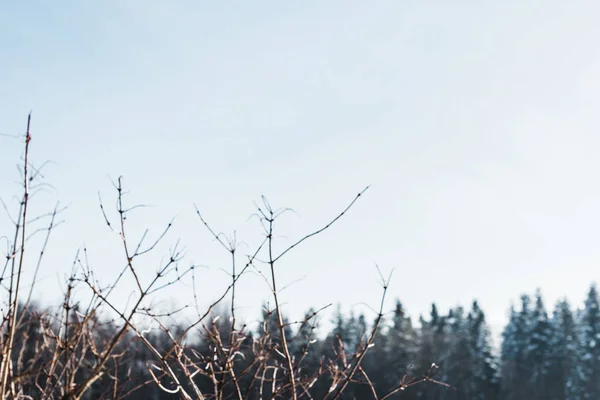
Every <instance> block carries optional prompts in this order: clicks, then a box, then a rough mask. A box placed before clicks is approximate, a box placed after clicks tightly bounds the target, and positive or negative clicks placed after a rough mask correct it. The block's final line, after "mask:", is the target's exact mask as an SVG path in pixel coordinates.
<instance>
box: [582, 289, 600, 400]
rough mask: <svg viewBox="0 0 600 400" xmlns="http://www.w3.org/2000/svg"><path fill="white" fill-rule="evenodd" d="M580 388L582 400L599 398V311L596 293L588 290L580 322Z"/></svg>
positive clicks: (593, 290) (594, 290) (595, 290)
mask: <svg viewBox="0 0 600 400" xmlns="http://www.w3.org/2000/svg"><path fill="white" fill-rule="evenodd" d="M580 340H581V351H582V354H581V357H582V358H581V363H580V364H581V377H582V382H581V387H582V389H583V392H584V394H583V395H584V397H583V398H584V399H599V398H600V309H599V304H598V291H597V289H596V286H595V285H592V287H591V288H590V290H589V292H588V295H587V298H586V300H585V303H584V309H583V311H582V313H581V320H580Z"/></svg>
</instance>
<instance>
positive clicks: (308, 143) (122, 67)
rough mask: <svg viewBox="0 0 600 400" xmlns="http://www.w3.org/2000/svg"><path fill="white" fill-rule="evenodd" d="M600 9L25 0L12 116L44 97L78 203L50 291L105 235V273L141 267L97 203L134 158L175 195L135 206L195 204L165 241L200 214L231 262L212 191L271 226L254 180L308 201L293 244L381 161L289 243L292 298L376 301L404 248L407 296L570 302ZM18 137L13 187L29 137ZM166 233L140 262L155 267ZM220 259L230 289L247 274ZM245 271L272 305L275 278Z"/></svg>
mask: <svg viewBox="0 0 600 400" xmlns="http://www.w3.org/2000/svg"><path fill="white" fill-rule="evenodd" d="M599 12H600V3H598V2H596V1H571V2H564V1H556V0H551V1H550V0H545V1H528V2H523V1H516V0H514V1H477V2H475V1H460V2H459V1H455V2H452V1H422V0H420V1H369V2H366V1H318V2H317V1H303V2H274V1H273V2H266V1H253V2H247V1H246V2H198V1H169V2H165V1H150V0H148V1H103V2H82V1H63V2H44V1H28V2H10V3H8V2H4V3H3V4H2V5H0V27H1V28H0V31H1V32H2V34H1V35H0V57H1V61H0V132H2V133H7V134H14V133H19V132H22V131H23V128H24V125H25V121H26V115H27V112H28V111H29V110H33V113H34V114H33V136H34V141H33V142H32V146H33V148H32V151H33V157H34V160H36V161H37V162H38V163H41V162H42V161H44V160H46V159H48V160H52V161H53V162H55V164H54V165H51V166H49V167H48V169H47V170H46V173H47V179H48V181H49V182H50V183H52V185H53V186H54V187H55V190H54V191H53V192H52V193H50V194H44V195H42V196H39V197H38V199H37V200H38V202H39V203H38V205H37V206H36V207H38V208H37V210H42V209H44V207H50V206H51V205H52V204H53V203H52V202H53V201H54V200H55V199H61V200H62V201H63V202H64V203H68V204H69V205H70V208H69V210H68V211H67V212H66V213H65V214H64V218H65V219H66V220H67V223H66V224H65V225H63V226H62V227H61V228H60V230H59V231H57V232H56V236H54V240H53V241H52V246H51V251H50V252H49V253H48V259H47V262H46V264H45V267H44V270H43V271H42V273H41V284H40V289H41V290H43V291H40V292H39V293H40V297H45V296H48V293H52V294H51V295H49V297H54V296H56V294H57V291H58V287H59V282H60V281H61V280H62V277H63V275H64V274H65V273H66V272H67V271H68V270H69V268H70V263H71V260H72V258H73V256H74V254H75V251H76V249H77V248H78V247H79V246H81V245H82V243H83V242H85V243H86V244H87V246H88V249H89V251H90V257H91V261H92V265H93V266H94V267H95V268H96V270H97V271H98V274H99V275H100V276H101V277H106V279H109V278H110V277H112V276H113V275H114V274H115V272H116V271H118V270H119V269H120V268H121V262H122V255H121V247H120V244H119V239H118V238H116V237H114V236H112V235H111V234H110V232H109V231H108V230H107V228H106V227H105V226H104V225H103V220H102V217H101V214H100V212H99V209H98V206H97V191H98V190H100V191H101V192H102V194H103V196H104V197H105V198H107V199H109V198H110V196H113V193H112V191H111V184H110V179H109V177H113V178H115V177H117V176H118V175H120V174H121V175H124V176H125V183H126V185H127V186H128V187H129V188H130V189H131V190H132V195H131V201H132V202H140V203H146V204H152V205H153V206H154V207H153V208H151V209H146V210H142V211H140V212H139V213H137V214H136V215H134V216H132V218H131V221H130V223H131V229H132V230H136V231H137V232H141V230H142V229H143V228H144V227H150V228H151V229H152V230H153V231H154V232H158V231H160V229H162V226H163V225H164V223H167V222H168V221H169V220H170V218H171V217H173V216H176V217H177V219H176V225H175V229H174V234H173V236H171V237H169V238H168V241H167V242H166V245H169V244H172V243H174V242H175V240H176V239H177V238H181V242H182V244H183V245H185V246H186V248H187V258H186V260H187V261H188V262H195V263H201V264H208V265H210V266H212V267H217V266H227V265H228V264H227V262H228V255H227V254H226V253H225V252H223V251H222V249H220V248H219V246H218V245H216V244H215V243H214V242H211V239H210V236H209V235H208V234H207V233H206V232H205V230H204V229H203V227H202V226H201V224H200V222H199V220H198V219H197V217H196V216H195V214H194V209H193V204H194V203H196V204H197V205H198V206H199V207H200V208H201V209H202V211H203V213H204V215H205V216H206V218H207V219H208V220H209V221H210V222H211V223H212V224H213V225H214V227H215V229H217V230H220V231H225V232H231V231H233V230H234V229H237V230H238V237H240V238H241V239H243V240H245V241H247V242H248V243H249V244H250V245H251V244H253V243H256V242H257V241H259V240H260V233H261V231H260V227H259V226H258V224H257V223H256V221H255V220H249V221H248V220H247V219H248V217H249V216H250V215H251V214H252V212H253V201H254V200H259V199H260V195H262V194H264V195H266V196H267V197H268V198H269V199H270V201H271V202H272V203H273V204H275V205H277V206H286V207H293V208H294V209H295V210H296V211H297V213H298V215H294V214H288V215H287V216H286V217H284V219H282V221H281V225H280V226H281V227H280V228H279V229H280V230H279V234H280V235H285V236H286V238H282V239H280V242H281V244H280V245H281V246H283V245H285V244H286V243H289V242H291V241H293V240H294V239H296V238H298V237H300V236H301V235H302V234H303V233H306V232H309V231H310V230H312V229H314V228H317V227H319V226H321V225H322V224H323V223H324V222H326V221H327V220H328V219H329V218H331V217H332V216H334V215H335V214H336V213H337V212H338V211H339V210H341V209H342V208H343V207H344V206H345V205H346V204H347V203H348V202H349V201H350V200H351V199H352V197H353V196H354V195H355V194H356V193H357V192H358V191H359V190H361V189H362V188H363V187H364V186H366V185H367V184H372V188H371V189H370V190H369V192H368V194H367V195H366V196H365V197H364V199H362V200H361V201H360V202H359V203H358V204H357V205H356V207H355V208H354V209H353V210H352V211H351V212H350V213H349V214H348V215H347V217H345V218H344V219H343V220H342V221H340V222H339V223H338V224H337V225H335V226H334V227H333V228H332V229H330V230H329V231H327V232H326V233H324V234H323V235H322V236H321V237H319V238H316V239H315V240H313V241H312V242H310V243H308V244H307V245H306V246H304V247H302V248H300V249H298V250H297V251H295V252H294V253H293V254H291V255H290V257H289V258H288V259H286V260H285V261H284V262H283V263H282V264H281V265H280V268H279V270H278V273H279V277H280V278H279V279H280V282H281V284H282V285H283V284H285V283H289V282H292V281H294V280H296V279H298V278H302V277H304V279H303V280H302V281H300V282H298V283H295V284H294V285H292V286H291V287H290V288H289V289H286V290H285V291H284V292H283V293H282V296H283V299H284V301H285V302H287V303H288V305H287V310H288V312H289V313H290V314H291V315H292V317H298V316H299V314H300V313H301V312H302V311H304V310H305V309H306V308H308V307H309V306H311V305H312V306H315V307H319V306H322V305H325V304H327V303H329V302H342V303H344V304H352V303H358V302H367V303H369V304H372V305H373V306H375V305H377V304H378V298H379V295H380V289H379V286H378V284H377V275H376V272H375V269H374V267H373V263H374V262H376V263H377V264H379V265H380V266H381V268H382V269H383V270H384V271H390V270H391V269H392V268H395V275H394V280H393V281H392V286H391V288H390V296H391V297H390V302H389V303H388V304H389V306H390V307H391V306H392V298H393V297H396V296H397V297H399V298H400V299H401V300H402V301H403V302H404V303H405V304H406V306H407V308H408V310H409V312H410V313H411V314H412V315H413V316H415V317H417V316H418V314H419V313H420V312H427V311H428V309H429V305H430V303H431V301H434V300H435V301H436V302H438V304H439V305H440V306H441V307H443V308H446V307H450V306H453V305H456V304H457V303H461V304H464V305H465V306H467V305H468V304H469V302H470V301H471V300H472V299H474V298H477V299H479V300H480V302H481V304H482V306H483V307H484V308H485V310H486V312H487V313H488V319H489V320H490V322H491V324H492V325H493V326H494V327H495V328H496V329H498V328H499V327H501V325H502V324H503V323H504V321H505V317H506V310H507V308H508V306H509V303H510V301H511V300H516V299H517V298H518V296H519V295H520V294H521V293H522V292H533V291H534V290H535V288H536V287H541V288H542V291H543V293H544V295H545V297H546V300H547V302H548V304H549V305H551V304H552V303H553V302H554V301H555V300H556V299H557V298H559V297H561V296H567V297H569V299H571V300H572V301H573V302H574V303H575V304H579V303H580V302H581V300H582V299H583V296H584V294H585V291H586V290H587V288H588V285H589V284H590V283H591V282H592V281H595V280H598V277H599V275H600V183H599V178H598V171H600V159H599V158H598V157H597V153H598V151H599V149H600V136H599V135H598V132H597V131H598V126H599V122H600V117H599V116H598V115H600V114H599V113H598V110H600V96H599V95H600V52H599V51H598V45H597V40H598V38H599V37H600V26H598V24H597V16H598V15H599V14H598V13H599ZM0 148H1V149H2V151H1V153H0V154H1V155H0V168H1V170H2V171H5V172H4V173H2V174H1V175H0V185H1V186H0V187H1V189H2V196H3V198H9V197H10V196H9V195H10V193H14V192H15V191H16V189H17V187H16V186H13V185H12V182H13V181H14V179H15V178H16V177H17V173H16V172H14V173H12V175H11V173H10V172H12V171H15V170H14V168H13V166H14V164H15V163H16V162H17V160H18V155H19V154H20V148H19V147H18V146H17V143H16V141H14V140H11V139H8V138H5V137H2V138H0ZM107 201H108V200H107ZM0 223H1V224H2V225H1V226H0V229H1V230H2V231H3V233H5V232H4V231H5V229H7V225H6V218H5V217H4V216H2V217H0ZM161 250H164V249H161ZM162 254H164V252H163V253H162ZM160 255H161V254H156V256H155V257H154V258H152V257H149V258H147V259H146V261H147V264H146V265H143V266H140V268H142V270H143V271H145V272H144V273H147V274H148V275H147V276H148V277H149V276H151V275H152V274H153V271H154V270H155V268H156V265H157V263H158V261H159V259H160ZM202 274H203V275H202V277H201V280H200V282H199V286H200V287H199V289H200V290H201V292H202V294H203V295H205V298H209V297H210V298H212V297H213V296H214V295H215V294H216V293H217V289H219V288H222V287H224V285H225V284H226V277H225V276H224V275H223V274H222V273H220V272H218V271H216V269H214V268H213V269H211V270H203V271H202ZM241 285H242V286H241V289H240V299H239V300H240V304H239V305H240V306H242V307H246V308H245V310H247V312H250V313H255V312H256V310H257V307H258V305H259V304H260V302H261V301H262V300H264V299H266V296H267V288H266V287H265V286H264V283H263V282H262V280H261V279H260V278H258V277H247V278H246V279H244V280H243V281H242V283H241ZM128 295H129V292H128V291H122V292H120V294H119V296H120V298H122V299H126V298H127V296H128ZM169 295H176V297H177V301H176V302H177V303H178V304H186V303H189V302H190V301H191V299H190V298H189V292H186V290H185V288H183V289H182V288H179V290H178V291H177V292H170V293H169ZM165 298H166V297H165Z"/></svg>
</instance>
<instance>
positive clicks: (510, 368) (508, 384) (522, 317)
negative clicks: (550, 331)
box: [500, 295, 532, 400]
mask: <svg viewBox="0 0 600 400" xmlns="http://www.w3.org/2000/svg"><path fill="white" fill-rule="evenodd" d="M530 304H531V299H530V297H529V296H528V295H523V296H521V310H520V311H517V310H515V309H514V307H512V306H511V308H510V314H509V321H508V324H507V325H506V327H505V328H504V331H503V332H502V338H503V341H502V346H501V349H500V356H501V364H502V366H501V371H502V389H501V393H502V394H501V398H502V399H506V400H521V399H528V398H531V397H530V396H531V395H532V394H531V393H530V387H529V374H530V372H531V369H530V368H529V366H528V365H527V357H526V356H527V340H528V336H529V330H530V314H531V310H530Z"/></svg>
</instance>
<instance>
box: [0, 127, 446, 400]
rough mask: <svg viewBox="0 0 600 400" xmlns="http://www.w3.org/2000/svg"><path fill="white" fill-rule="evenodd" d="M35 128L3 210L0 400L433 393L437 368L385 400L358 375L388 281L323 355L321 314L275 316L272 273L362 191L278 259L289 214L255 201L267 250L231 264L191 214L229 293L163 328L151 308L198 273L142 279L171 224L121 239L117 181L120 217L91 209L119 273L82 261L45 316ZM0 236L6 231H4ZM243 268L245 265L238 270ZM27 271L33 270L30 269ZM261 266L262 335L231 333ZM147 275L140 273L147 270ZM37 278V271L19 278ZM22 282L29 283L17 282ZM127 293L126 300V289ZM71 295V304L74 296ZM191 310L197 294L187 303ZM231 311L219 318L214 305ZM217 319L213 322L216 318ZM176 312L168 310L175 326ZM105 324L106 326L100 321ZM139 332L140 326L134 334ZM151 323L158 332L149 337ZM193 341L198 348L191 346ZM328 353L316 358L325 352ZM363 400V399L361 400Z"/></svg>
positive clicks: (172, 261) (127, 210) (234, 253)
mask: <svg viewBox="0 0 600 400" xmlns="http://www.w3.org/2000/svg"><path fill="white" fill-rule="evenodd" d="M30 123H31V116H29V118H28V121H27V130H26V134H25V136H24V152H23V159H22V165H21V182H22V193H21V195H20V196H19V197H18V203H17V207H16V208H17V210H16V211H15V210H13V209H12V208H11V206H12V204H10V203H5V202H4V201H3V205H4V208H5V211H6V213H7V215H8V216H9V217H10V220H11V221H12V227H13V228H14V229H13V230H12V232H10V233H4V232H2V234H3V235H4V236H3V237H2V238H3V240H4V241H5V243H6V253H5V256H6V257H5V263H4V266H3V269H2V275H1V276H0V280H1V284H2V289H3V290H4V293H3V295H4V297H3V301H4V304H3V305H2V310H1V313H2V320H1V325H0V331H1V332H2V341H1V343H0V346H1V347H0V393H1V396H2V398H6V399H26V398H29V399H92V398H93V399H99V398H105V399H121V398H145V399H152V398H183V399H229V398H232V399H238V400H242V399H278V398H281V399H301V398H302V399H311V398H319V399H332V400H333V399H341V398H349V397H348V396H354V392H355V391H356V390H358V389H357V388H359V389H360V390H361V391H362V393H364V394H363V395H361V398H373V399H386V398H391V397H392V396H394V395H395V394H397V393H398V392H401V391H404V390H405V389H406V388H408V387H411V386H413V385H415V384H416V383H419V382H423V381H434V377H433V375H434V373H435V371H436V370H437V368H436V366H435V365H431V363H427V368H425V370H423V371H421V372H420V373H418V374H416V373H414V374H408V373H402V374H400V375H399V376H398V379H397V380H396V381H395V382H393V383H392V384H391V385H387V386H386V389H385V390H381V388H380V387H376V384H375V383H374V382H375V381H376V380H377V379H376V377H372V376H370V372H369V371H368V370H367V369H365V368H364V367H363V364H365V362H366V361H367V360H368V358H367V356H368V355H369V353H370V352H371V349H373V348H377V347H374V344H375V343H374V341H375V338H376V337H377V336H378V335H379V334H380V329H381V326H382V321H383V316H384V311H385V297H386V293H387V289H388V285H389V279H388V278H383V276H381V274H380V276H381V285H382V295H381V303H380V305H379V307H378V311H377V316H376V318H375V320H374V322H373V323H372V324H369V326H368V327H367V325H365V326H364V331H363V332H361V333H360V335H359V336H358V339H357V340H354V341H353V342H352V343H348V342H347V341H344V340H343V338H342V337H341V336H340V335H337V336H333V337H331V338H330V339H329V340H328V341H327V343H326V344H323V343H321V342H318V341H316V339H315V338H316V337H315V321H316V320H317V318H318V316H319V314H320V313H321V311H322V309H320V310H316V311H313V312H311V313H309V314H307V315H306V318H305V319H303V320H302V321H297V322H294V323H291V322H289V321H287V319H286V318H285V316H284V315H283V311H282V308H281V302H280V298H279V286H278V282H277V274H276V264H277V263H278V262H280V261H281V260H282V259H284V258H285V257H289V256H290V255H291V254H292V252H293V250H294V249H295V248H296V247H297V246H299V245H301V244H302V243H303V242H304V241H306V240H309V239H311V238H312V237H314V236H316V235H318V234H319V233H321V232H323V231H324V230H326V229H328V228H329V227H330V226H331V225H332V224H334V223H336V222H337V221H338V220H339V219H340V218H342V217H343V216H344V215H345V214H346V213H347V212H348V211H349V210H350V209H351V208H352V207H353V206H354V204H355V203H356V202H357V201H358V200H359V199H360V198H361V196H362V195H363V193H364V192H365V190H366V189H365V190H363V191H361V192H360V193H358V194H357V195H356V197H355V198H354V199H353V200H352V201H351V202H350V204H349V205H348V206H347V207H346V208H344V209H343V210H342V211H341V212H340V213H339V215H337V216H335V217H334V218H333V219H332V220H331V221H329V222H327V223H325V224H324V225H323V227H321V228H319V229H317V230H315V231H314V232H311V233H308V234H307V235H306V236H304V237H302V238H300V239H298V240H297V241H296V242H295V243H293V244H292V245H291V246H289V247H288V248H286V249H285V250H283V251H280V252H276V251H275V249H274V247H273V238H274V224H275V221H276V220H277V218H278V217H279V216H280V215H281V213H282V212H284V211H285V210H276V209H274V208H272V207H271V206H270V204H269V203H268V202H267V201H266V199H264V198H263V202H262V204H261V206H259V207H258V209H257V214H258V216H259V220H260V222H261V225H262V228H263V230H264V239H263V240H262V242H261V244H260V245H259V246H258V247H257V248H256V249H254V250H253V251H252V252H250V254H238V253H239V252H238V250H237V247H236V242H235V241H234V240H232V241H228V240H226V239H225V238H224V237H223V236H222V235H219V234H217V233H216V231H215V230H213V228H212V227H211V226H210V224H209V223H208V222H207V221H206V220H205V219H204V216H203V215H201V213H200V212H198V213H197V214H198V217H199V222H200V223H202V224H203V225H204V226H205V227H206V229H207V230H208V231H209V232H210V233H211V234H212V235H213V236H214V238H215V239H216V240H217V241H218V243H219V244H220V245H221V246H222V247H223V250H224V251H226V252H227V253H229V254H230V255H231V265H230V266H229V274H230V278H231V280H230V284H229V285H228V286H227V287H225V288H223V291H222V295H221V296H220V298H219V299H217V301H215V302H214V303H213V304H212V305H210V306H209V307H208V308H207V309H205V310H204V311H200V310H199V308H198V307H197V313H196V316H195V320H194V321H192V322H191V323H189V324H187V325H185V326H181V325H176V326H173V325H167V324H166V323H165V322H164V320H163V319H162V317H163V316H164V315H161V314H157V313H156V311H154V310H153V309H152V308H151V306H149V305H151V304H152V299H153V298H156V296H157V295H160V293H161V292H163V291H165V290H166V289H167V288H169V287H171V286H173V285H177V284H179V283H181V282H182V281H183V280H186V279H187V280H191V281H192V282H194V280H195V279H196V274H198V273H199V271H198V270H197V269H195V268H194V267H193V266H190V267H187V268H184V269H181V264H180V261H181V257H182V255H181V253H180V251H179V250H178V248H177V246H176V247H175V248H174V249H173V250H172V251H171V253H170V254H169V255H168V257H167V258H166V261H165V263H164V264H163V265H162V266H161V267H160V268H159V269H158V270H157V271H156V273H155V274H154V275H153V276H152V277H151V278H150V279H143V278H142V277H141V274H140V272H139V271H140V268H141V265H142V262H141V259H140V258H141V257H142V256H144V255H145V254H148V253H150V252H153V251H155V250H156V247H157V245H158V244H159V243H160V242H161V241H163V240H164V239H165V237H166V236H167V233H168V232H169V230H170V229H171V226H172V224H168V225H167V226H166V227H165V229H164V231H163V232H162V233H161V234H160V235H158V237H156V238H154V239H149V238H148V232H146V233H144V235H142V237H141V238H132V237H130V235H129V234H128V225H127V216H128V215H129V214H131V213H132V212H134V211H135V209H136V205H132V204H127V203H126V199H125V189H124V187H123V181H122V179H121V178H119V179H118V180H117V181H116V182H115V193H114V195H113V196H114V198H115V200H116V204H117V206H116V210H112V209H108V208H107V207H105V205H104V203H103V201H102V199H100V202H99V208H100V211H101V215H102V216H103V218H104V221H105V223H106V226H107V228H108V229H110V230H111V231H112V232H113V233H114V234H115V235H117V236H118V237H119V238H120V240H121V243H122V245H121V247H120V248H119V249H115V251H119V252H120V253H121V254H122V270H121V272H120V274H118V276H116V277H115V278H114V279H113V280H112V281H109V282H107V281H106V279H105V278H106V277H103V278H104V279H99V278H98V276H97V275H96V274H95V273H94V270H93V269H92V268H91V267H90V265H89V263H88V262H87V251H86V249H81V251H80V252H79V253H78V255H77V257H76V259H75V262H74V263H73V267H72V270H71V271H70V274H69V277H68V278H67V282H66V288H67V289H66V291H65V293H64V298H63V302H62V305H61V306H60V307H58V308H54V309H52V308H50V309H45V308H43V307H41V306H38V305H36V304H34V303H33V302H32V295H33V293H34V291H35V281H36V277H37V272H38V270H39V268H40V265H41V264H42V261H43V256H44V254H45V251H46V246H47V244H48V239H49V237H50V236H51V235H52V232H53V231H54V230H55V228H56V226H57V224H58V223H59V221H58V220H57V218H58V216H59V215H60V213H61V211H62V210H61V208H60V207H59V206H58V205H57V206H56V207H55V208H54V209H53V210H52V211H51V212H49V213H47V214H43V215H31V211H30V205H31V202H32V201H34V200H35V193H36V191H37V190H39V189H41V188H43V187H44V185H45V184H46V183H45V182H44V181H43V178H42V174H41V170H42V167H43V166H41V167H39V168H38V167H36V165H35V163H33V162H32V161H31V160H30V150H31V145H32V142H33V140H32V136H31V133H30ZM2 228H5V227H2ZM39 235H44V236H45V240H42V241H41V243H42V244H41V246H42V247H41V249H40V248H35V249H31V248H29V243H31V238H32V237H36V236H39ZM242 259H243V262H240V260H242ZM34 260H35V261H34ZM257 263H261V264H262V265H266V267H267V268H266V270H267V271H268V272H267V273H265V274H264V278H265V280H266V281H267V282H268V284H269V287H270V290H271V298H272V302H273V307H271V308H265V310H264V321H263V323H262V325H261V328H260V330H259V332H252V331H250V330H249V329H248V327H247V326H245V325H243V324H240V323H239V322H238V319H239V318H238V315H237V314H236V286H237V285H238V280H239V279H240V277H241V276H242V275H244V274H245V273H247V272H248V271H250V270H256V271H258V270H259V269H258V268H257ZM145 267H147V266H145ZM25 268H33V271H25ZM25 272H28V273H29V275H28V276H33V280H32V282H24V276H26V274H25ZM124 277H129V278H131V279H132V280H133V282H134V285H135V288H134V290H135V298H134V299H133V300H132V301H131V302H129V303H128V304H126V305H122V304H119V303H118V302H116V301H115V300H114V297H113V296H111V294H112V293H113V292H115V291H118V290H120V289H121V288H122V285H124V284H125V282H127V280H126V279H125V278H124ZM128 289H131V288H128ZM75 293H77V294H75ZM193 296H194V300H195V302H196V305H198V297H199V294H198V293H196V291H194V294H193ZM224 302H227V303H228V304H229V308H228V309H227V315H219V314H223V310H224V309H223V308H222V307H221V308H219V305H221V304H225V303H224ZM217 310H220V312H219V313H217V312H216V311H217ZM177 311H178V310H173V311H172V312H170V313H169V315H173V314H174V313H176V312H177ZM106 315H112V316H114V318H113V319H108V318H106V317H105V316H106ZM140 321H145V322H140ZM148 321H150V322H151V323H152V324H154V326H157V327H158V330H153V331H150V330H145V327H147V326H148V325H147V324H148ZM198 338H199V340H194V339H198ZM323 346H324V347H323ZM363 396H366V397H363Z"/></svg>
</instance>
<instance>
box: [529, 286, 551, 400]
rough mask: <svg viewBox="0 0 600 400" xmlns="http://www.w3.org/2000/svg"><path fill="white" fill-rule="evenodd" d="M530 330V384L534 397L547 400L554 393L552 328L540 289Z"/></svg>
mask: <svg viewBox="0 0 600 400" xmlns="http://www.w3.org/2000/svg"><path fill="white" fill-rule="evenodd" d="M530 324H531V326H530V331H529V335H528V341H527V348H526V358H527V365H528V366H530V368H531V369H530V371H529V374H528V375H529V385H530V386H531V391H532V393H533V396H534V397H531V399H540V400H543V399H544V400H545V399H548V398H550V396H551V395H552V391H551V387H550V385H551V381H550V379H549V374H550V360H551V358H550V351H551V348H550V339H551V337H552V330H551V325H550V320H549V319H548V314H547V312H546V308H545V306H544V301H543V299H542V295H541V293H540V291H539V290H538V291H537V292H536V296H535V307H534V309H533V311H532V312H531V322H530Z"/></svg>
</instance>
